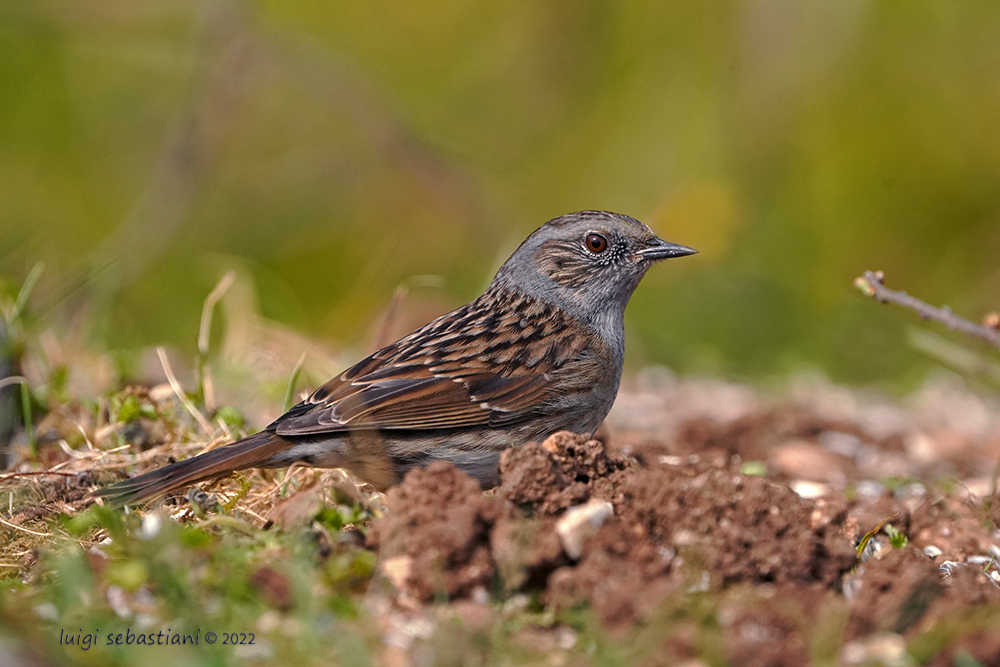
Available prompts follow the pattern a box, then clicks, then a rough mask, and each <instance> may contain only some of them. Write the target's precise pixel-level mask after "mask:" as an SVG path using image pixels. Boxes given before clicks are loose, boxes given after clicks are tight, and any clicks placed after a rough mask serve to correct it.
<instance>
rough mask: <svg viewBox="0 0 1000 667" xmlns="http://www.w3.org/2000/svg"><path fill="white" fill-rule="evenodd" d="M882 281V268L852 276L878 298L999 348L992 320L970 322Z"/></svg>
mask: <svg viewBox="0 0 1000 667" xmlns="http://www.w3.org/2000/svg"><path fill="white" fill-rule="evenodd" d="M883 280H885V275H883V273H882V272H881V271H865V272H864V274H863V275H862V276H861V277H860V278H855V279H854V286H855V287H857V288H858V289H859V290H861V292H862V293H864V294H865V295H867V296H870V297H872V298H873V299H875V300H877V301H880V302H882V303H895V304H897V305H900V306H905V307H906V308H910V309H912V310H915V311H917V314H918V315H919V316H920V319H922V320H935V321H937V322H940V323H941V324H943V325H945V326H946V327H948V328H949V329H953V330H955V331H961V332H962V333H965V334H968V335H970V336H975V337H976V338H980V339H982V340H984V341H986V342H987V343H989V344H990V345H992V346H993V347H995V348H997V349H998V350H1000V330H998V329H997V328H995V327H993V326H991V324H992V322H988V323H987V324H985V325H980V324H973V323H972V322H970V321H968V320H966V319H964V318H961V317H959V316H958V315H956V314H955V313H953V312H951V308H949V307H948V306H942V307H941V308H935V307H934V306H932V305H930V304H928V303H924V302H923V301H921V300H920V299H917V298H915V297H912V296H910V295H909V294H907V293H906V292H900V291H896V290H891V289H889V288H887V287H886V286H885V284H884V283H883Z"/></svg>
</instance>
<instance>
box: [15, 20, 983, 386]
mask: <svg viewBox="0 0 1000 667" xmlns="http://www.w3.org/2000/svg"><path fill="white" fill-rule="evenodd" d="M997 35H1000V4H996V3H968V4H966V3H943V2H919V1H915V2H906V3H902V2H872V1H868V2H865V1H862V0H846V1H843V2H833V3H830V2H821V1H819V0H807V1H804V0H784V1H782V0H745V1H742V2H704V3H676V2H661V1H648V2H641V1H637V2H614V3H612V2H594V1H589V2H588V1H585V0H535V1H533V2H525V3H522V2H513V3H497V2H493V1H484V0H466V1H464V2H442V1H440V0H428V1H425V2H419V3H414V2H399V1H395V0H392V1H386V2H378V3H375V2H315V1H314V2H288V1H286V2H279V1H277V0H265V1H261V2H256V3H238V2H227V1H225V0H221V1H207V2H193V1H185V0H144V1H143V2H132V1H128V2H126V1H124V0H90V1H76V0H70V1H68V2H53V1H49V0H3V2H2V3H0V277H2V279H3V280H4V281H5V283H6V285H7V286H8V288H11V287H12V286H16V285H18V284H19V283H20V282H21V281H22V280H23V279H24V277H25V275H26V274H27V273H28V271H30V269H31V267H32V266H34V265H35V264H36V263H37V262H39V261H44V262H45V265H46V269H45V273H44V275H43V277H42V281H41V283H40V285H39V287H38V289H37V290H36V301H37V303H38V304H39V305H38V311H39V314H40V316H41V317H43V318H48V319H49V320H50V321H51V322H53V323H58V322H69V321H72V320H73V318H74V317H76V318H77V320H79V319H80V318H83V319H85V321H86V322H87V326H86V330H87V332H88V336H89V337H90V340H92V341H93V343H94V344H95V345H102V346H106V347H108V348H112V349H115V348H126V349H127V348H130V347H138V346H144V345H150V344H161V343H166V344H172V345H176V346H178V347H179V348H180V349H182V350H187V351H190V352H193V351H194V349H195V340H196V337H197V331H198V321H199V318H200V316H201V306H202V302H203V300H204V298H205V296H206V294H207V293H208V292H209V291H210V290H211V288H212V287H213V285H215V284H216V282H217V281H218V280H219V278H220V276H221V275H222V274H223V273H224V272H225V271H226V270H228V269H232V268H236V269H239V270H240V271H241V272H242V273H241V275H250V276H252V281H253V284H254V285H255V287H256V290H257V298H258V299H259V308H260V310H261V312H262V313H263V314H264V315H265V316H267V317H269V318H273V319H275V320H278V321H281V322H285V323H287V324H288V325H289V326H291V327H293V328H295V329H297V330H300V331H302V332H304V333H305V334H307V335H308V336H310V337H313V338H316V339H319V340H321V341H326V342H329V343H330V344H332V345H344V346H348V347H349V348H351V349H353V348H357V349H358V350H359V351H364V349H366V347H367V345H368V342H369V341H370V339H371V338H372V335H373V334H372V331H373V328H374V327H376V326H377V324H376V323H377V322H378V321H379V318H380V317H382V316H383V313H384V312H385V311H386V308H387V306H388V304H389V303H390V301H391V300H392V295H393V293H394V292H395V291H396V289H397V287H398V286H400V285H406V286H408V287H409V291H408V294H407V298H406V299H404V300H403V303H404V306H403V310H405V311H406V312H407V313H409V315H407V316H406V317H404V318H403V321H405V322H406V323H407V325H409V324H413V325H415V324H419V323H420V321H421V320H424V321H426V320H427V319H430V318H431V317H433V316H435V315H437V314H440V313H443V312H445V311H446V310H448V309H450V308H451V307H454V306H457V305H459V304H461V303H463V302H465V301H467V300H468V299H470V298H472V297H474V296H476V295H477V294H478V293H479V292H480V291H481V290H482V288H483V287H484V286H485V284H486V283H487V282H488V280H489V279H490V278H491V277H492V274H493V272H494V271H495V269H496V267H497V266H498V265H499V264H500V263H501V261H502V260H503V259H504V258H505V257H506V256H507V254H508V253H509V252H510V251H512V250H513V249H514V248H515V247H516V245H517V244H518V243H519V242H520V241H521V240H522V239H523V237H524V236H525V235H526V234H527V233H528V232H530V231H531V230H533V229H534V228H535V227H537V226H538V225H540V224H541V223H543V222H544V221H545V220H548V219H549V218H552V217H555V216H557V215H561V214H563V213H567V212H570V211H574V210H579V209H585V208H601V209H610V210H614V211H619V212H623V213H628V214H631V215H634V216H636V217H639V218H640V219H642V220H644V221H646V222H647V223H648V224H649V225H650V226H652V227H653V228H654V229H655V230H657V231H658V232H659V233H660V234H661V235H662V236H664V237H665V238H668V239H670V240H673V241H676V242H679V243H683V244H686V245H690V246H693V247H695V248H698V249H699V250H701V254H699V255H697V256H696V257H692V258H686V259H683V260H678V261H676V262H668V263H666V264H665V265H663V266H660V267H658V268H657V269H656V270H655V271H654V272H652V273H651V274H650V275H649V276H648V277H647V278H646V280H645V282H644V284H643V286H642V287H641V288H640V289H639V291H638V292H637V294H636V296H635V298H634V299H633V302H632V305H631V306H630V309H629V313H628V318H629V319H628V323H629V328H630V331H629V334H628V335H629V363H630V365H631V367H632V368H635V367H637V366H638V365H640V364H644V363H653V362H662V363H667V364H669V365H671V366H673V367H674V368H676V369H678V370H681V371H683V372H710V373H724V374H729V375H738V376H747V377H758V378H759V377H762V376H780V375H781V374H784V373H787V372H790V371H794V370H796V369H800V368H803V367H806V368H821V369H823V370H825V371H826V372H827V373H829V374H830V375H832V376H833V377H834V378H835V379H838V380H841V381H845V380H846V381H854V382H871V381H884V380H886V379H893V380H899V379H900V378H905V377H909V376H911V375H912V374H913V373H914V372H915V371H914V369H919V368H920V365H919V364H916V365H915V362H916V361H917V356H916V355H915V354H914V353H913V352H911V351H908V350H907V349H906V346H905V344H904V343H903V342H902V341H903V338H904V337H903V335H902V331H903V327H904V326H905V323H906V322H907V321H908V320H910V319H912V318H911V317H909V314H906V313H902V312H898V311H897V312H893V311H891V310H890V309H888V308H880V307H878V306H877V305H876V304H874V303H873V302H871V301H870V300H868V299H865V298H864V297H862V296H861V295H860V294H858V293H857V292H855V291H854V290H853V289H852V287H851V282H852V280H853V278H854V277H855V276H857V275H859V274H860V272H861V271H862V270H864V269H882V270H884V271H885V272H886V274H887V282H888V284H889V286H890V287H898V288H904V289H906V290H908V291H910V292H911V293H914V294H917V295H920V296H921V297H923V298H925V299H927V300H928V301H930V302H932V303H948V304H949V305H951V306H952V307H953V308H954V309H955V310H956V311H957V312H959V313H961V314H965V315H967V316H969V317H971V318H973V319H975V318H978V317H979V316H980V315H981V314H983V313H984V312H985V311H986V310H989V309H995V308H997V307H998V306H1000V261H998V257H1000V131H998V126H1000V43H998V41H997ZM428 276H435V277H434V278H430V277H428ZM407 318H408V319H407Z"/></svg>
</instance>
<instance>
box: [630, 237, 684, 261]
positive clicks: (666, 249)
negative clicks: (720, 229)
mask: <svg viewBox="0 0 1000 667" xmlns="http://www.w3.org/2000/svg"><path fill="white" fill-rule="evenodd" d="M696 252H698V251H697V250H695V249H694V248H688V247H687V246H683V245H678V244H676V243H670V242H669V241H664V240H663V239H659V238H656V237H655V236H654V237H653V238H651V239H650V240H649V241H647V243H646V247H645V248H643V249H642V250H640V251H638V252H637V253H636V254H637V255H638V256H639V258H640V259H645V260H658V259H669V258H671V257H683V256H684V255H693V254H695V253H696Z"/></svg>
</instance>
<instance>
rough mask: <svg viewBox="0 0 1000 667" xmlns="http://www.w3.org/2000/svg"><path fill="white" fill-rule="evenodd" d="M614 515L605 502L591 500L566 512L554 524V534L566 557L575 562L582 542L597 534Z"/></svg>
mask: <svg viewBox="0 0 1000 667" xmlns="http://www.w3.org/2000/svg"><path fill="white" fill-rule="evenodd" d="M614 513H615V509H614V506H612V504H611V503H609V502H607V501H606V500H596V499H595V500H591V501H589V502H587V503H585V504H583V505H577V506H576V507H571V508H569V509H568V510H566V513H565V514H563V515H562V516H561V517H560V518H559V520H558V521H557V522H556V534H557V535H559V540H560V541H561V542H562V546H563V551H565V552H566V555H567V556H569V557H570V558H572V559H573V560H577V559H579V558H580V555H581V554H582V553H583V541H584V540H585V539H586V538H587V537H589V536H590V535H593V534H594V533H596V532H597V529H598V528H600V527H601V524H603V523H604V522H605V520H607V518H608V517H610V516H612V515H613V514H614Z"/></svg>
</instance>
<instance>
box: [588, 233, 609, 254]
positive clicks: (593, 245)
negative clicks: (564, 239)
mask: <svg viewBox="0 0 1000 667" xmlns="http://www.w3.org/2000/svg"><path fill="white" fill-rule="evenodd" d="M583 244H584V245H585V246H587V250H589V251H590V252H592V253H594V254H595V255H599V254H601V253H602V252H604V251H605V250H607V249H608V240H607V239H606V238H604V237H603V236H601V235H600V234H587V238H586V239H585V240H584V242H583Z"/></svg>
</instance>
